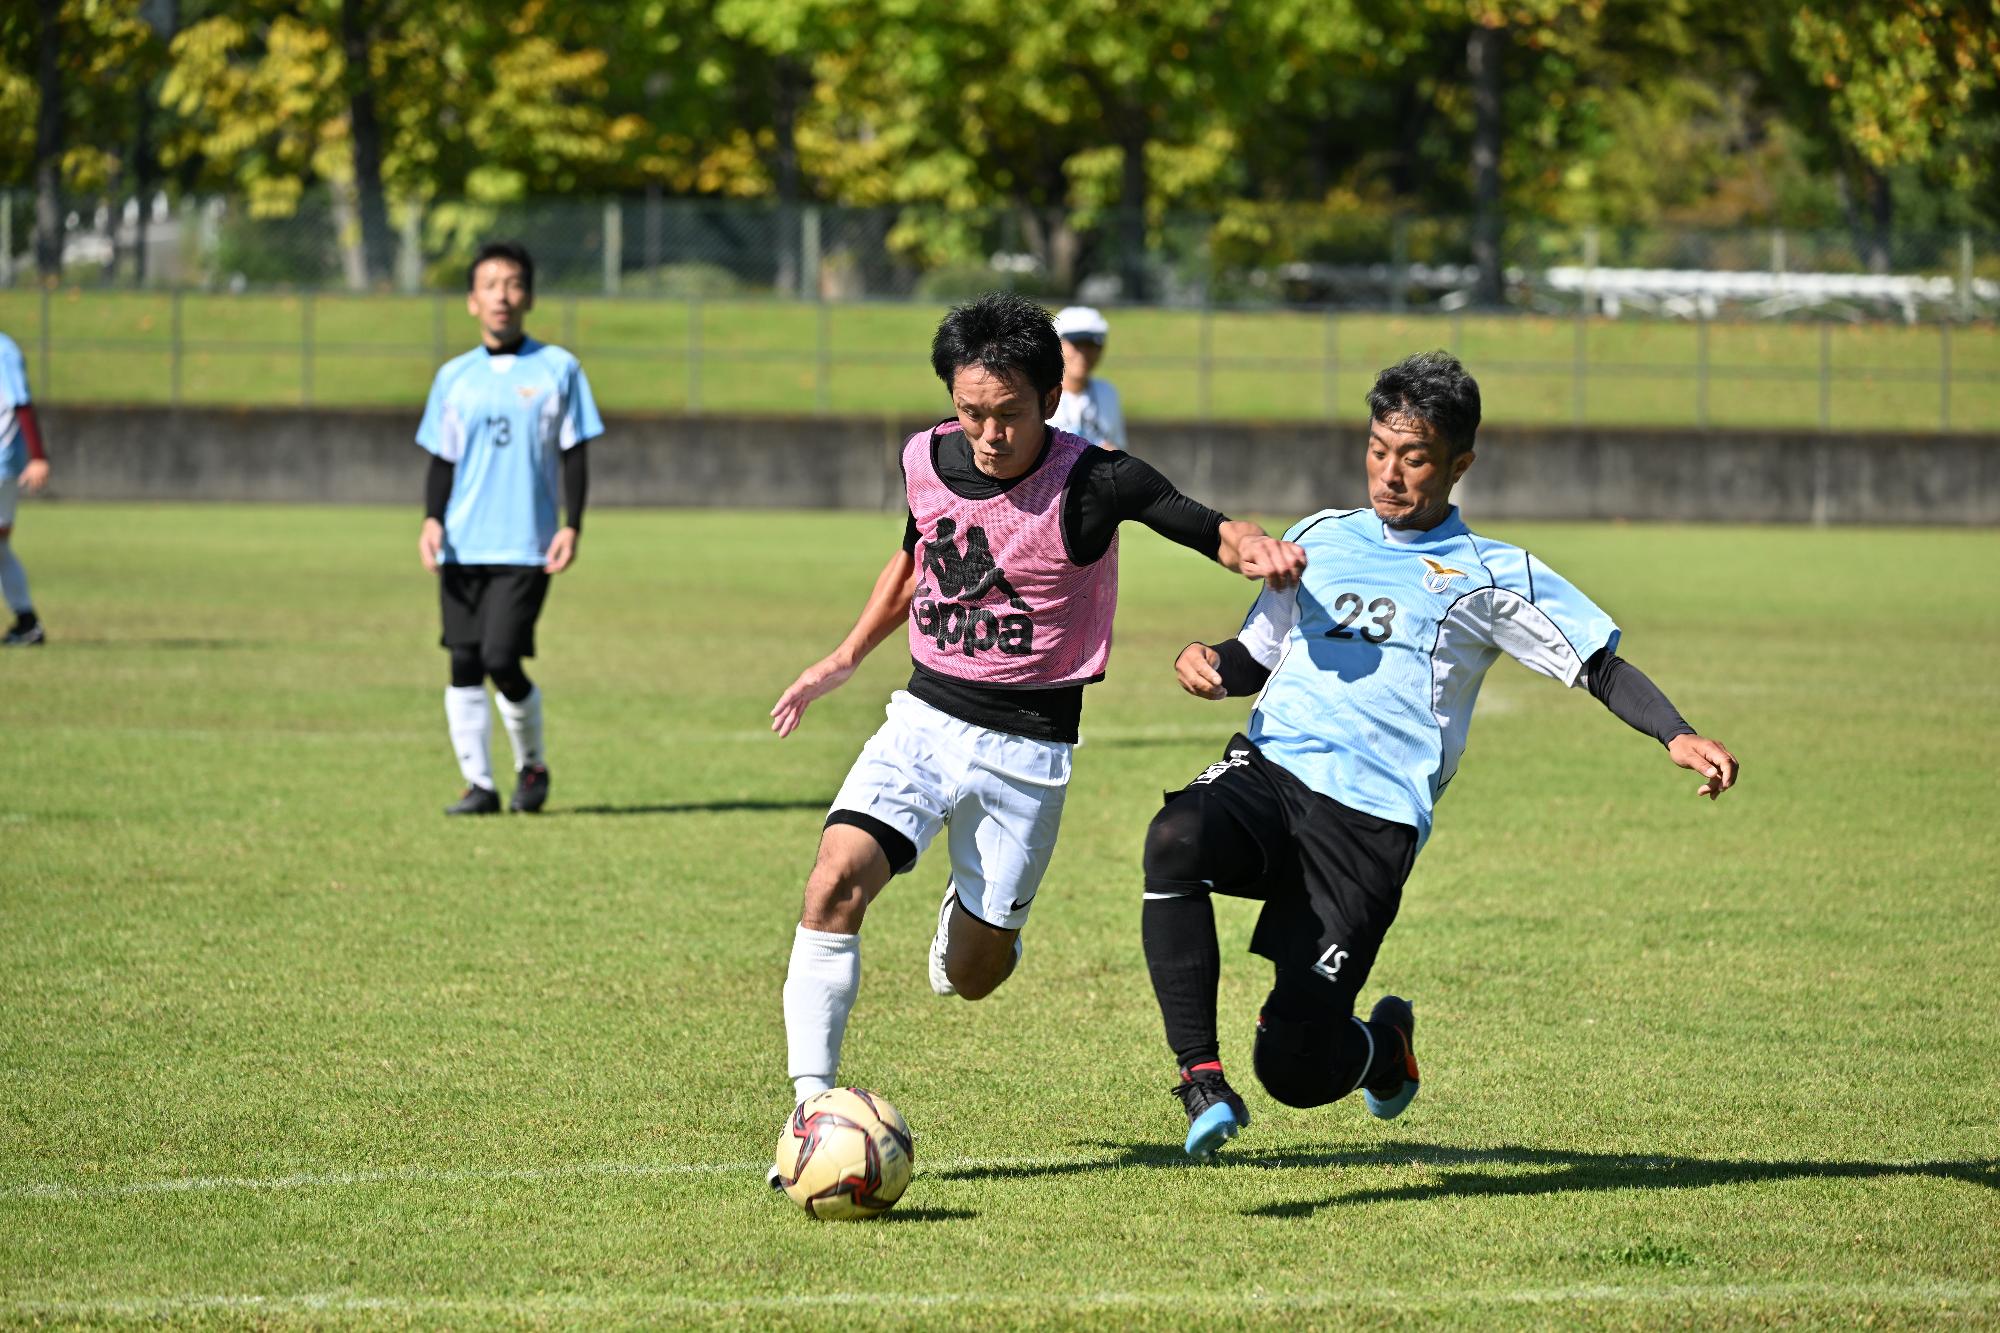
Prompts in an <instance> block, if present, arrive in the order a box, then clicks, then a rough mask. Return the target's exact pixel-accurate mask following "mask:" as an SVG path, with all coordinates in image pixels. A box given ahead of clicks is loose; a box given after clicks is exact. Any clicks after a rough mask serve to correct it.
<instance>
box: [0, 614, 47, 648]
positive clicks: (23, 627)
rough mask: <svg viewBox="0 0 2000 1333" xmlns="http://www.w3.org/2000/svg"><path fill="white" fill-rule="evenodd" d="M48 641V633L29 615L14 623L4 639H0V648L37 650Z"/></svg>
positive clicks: (39, 622)
mask: <svg viewBox="0 0 2000 1333" xmlns="http://www.w3.org/2000/svg"><path fill="white" fill-rule="evenodd" d="M48 641H49V635H48V631H47V630H44V629H43V628H42V622H41V621H39V620H37V619H35V617H34V616H33V615H32V614H30V615H23V616H21V617H19V618H18V619H16V620H15V621H14V624H13V625H12V626H11V627H10V628H9V629H8V631H7V634H6V637H5V638H0V647H5V648H39V647H40V646H41V645H43V644H45V643H47V642H48Z"/></svg>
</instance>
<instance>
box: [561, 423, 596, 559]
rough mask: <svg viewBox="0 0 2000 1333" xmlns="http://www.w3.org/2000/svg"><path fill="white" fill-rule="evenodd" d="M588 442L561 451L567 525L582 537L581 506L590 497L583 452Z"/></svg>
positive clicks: (586, 458)
mask: <svg viewBox="0 0 2000 1333" xmlns="http://www.w3.org/2000/svg"><path fill="white" fill-rule="evenodd" d="M589 448H590V445H589V443H588V442H585V443H583V444H573V445H571V446H570V447H569V448H567V449H565V450H563V456H562V477H563V505H564V507H565V508H566V509H568V511H569V525H570V526H571V527H572V528H575V529H576V531H577V535H578V536H582V535H583V505H584V501H585V500H586V499H587V498H588V497H589V495H590V458H589V456H588V455H587V454H586V453H585V452H584V451H585V450H587V449H589Z"/></svg>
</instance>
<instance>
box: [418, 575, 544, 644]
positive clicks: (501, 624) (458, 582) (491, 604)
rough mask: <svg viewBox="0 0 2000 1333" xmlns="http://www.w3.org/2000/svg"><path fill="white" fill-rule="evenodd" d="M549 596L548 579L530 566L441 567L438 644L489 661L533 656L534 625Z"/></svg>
mask: <svg viewBox="0 0 2000 1333" xmlns="http://www.w3.org/2000/svg"><path fill="white" fill-rule="evenodd" d="M548 595H549V576H548V574H547V573H546V572H545V571H544V570H541V569H539V568H537V567H536V566H534V565H439V566H438V601H439V604H440V606H441V607H442V608H443V610H444V636H443V637H442V638H440V639H439V640H438V642H439V643H441V644H443V645H444V646H445V647H447V648H477V649H479V651H480V653H481V654H482V655H485V656H489V657H490V656H494V655H504V656H512V657H533V656H534V655H535V621H536V620H537V619H538V618H539V617H540V616H541V614H542V601H543V599H544V598H546V597H547V596H548Z"/></svg>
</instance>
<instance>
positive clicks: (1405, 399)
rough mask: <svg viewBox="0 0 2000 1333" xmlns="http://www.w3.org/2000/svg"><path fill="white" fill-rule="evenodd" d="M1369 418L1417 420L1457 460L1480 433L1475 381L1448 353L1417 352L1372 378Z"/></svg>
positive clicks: (1377, 419)
mask: <svg viewBox="0 0 2000 1333" xmlns="http://www.w3.org/2000/svg"><path fill="white" fill-rule="evenodd" d="M1368 416H1369V418H1370V419H1371V420H1374V421H1386V420H1388V419H1389V418H1390V417H1393V416H1407V417H1415V418H1416V419H1417V420H1419V421H1422V422H1425V423H1427V424H1428V425H1429V426H1430V428H1431V430H1432V431H1434V432H1435V433H1436V435H1437V438H1439V439H1440V440H1443V441H1444V442H1445V444H1446V446H1447V447H1449V448H1450V450H1451V457H1453V458H1456V457H1458V456H1459V455H1460V454H1462V453H1464V452H1465V451H1466V450H1468V449H1470V448H1471V447H1472V437H1473V436H1474V435H1476V434H1477V433H1478V432H1479V381H1478V380H1475V379H1473V378H1472V376H1470V375H1468V374H1466V373H1465V367H1464V366H1462V365H1460V364H1459V362H1458V358H1457V357H1455V356H1453V355H1452V354H1451V353H1450V352H1446V351H1436V352H1418V353H1417V354H1416V355H1414V356H1406V357H1404V358H1403V359H1402V360H1401V361H1398V362H1397V363H1396V364H1395V365H1393V366H1390V367H1389V368H1388V369H1387V370H1385V371H1383V372H1382V373H1381V374H1379V375H1377V376H1376V377H1375V387H1374V388H1372V389H1370V390H1369V391H1368Z"/></svg>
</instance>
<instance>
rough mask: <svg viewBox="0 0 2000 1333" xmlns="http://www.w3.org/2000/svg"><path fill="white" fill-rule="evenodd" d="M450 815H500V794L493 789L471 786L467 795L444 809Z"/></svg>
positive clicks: (466, 791)
mask: <svg viewBox="0 0 2000 1333" xmlns="http://www.w3.org/2000/svg"><path fill="white" fill-rule="evenodd" d="M444 812H445V813H446V814H448V815H497V814H499V813H500V793H499V792H497V791H494V790H493V789H492V788H491V787H481V786H477V785H474V786H471V787H467V788H466V789H465V794H464V795H463V796H460V797H459V798H458V799H457V800H456V801H453V802H452V803H451V804H450V805H448V806H446V807H445V808H444Z"/></svg>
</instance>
